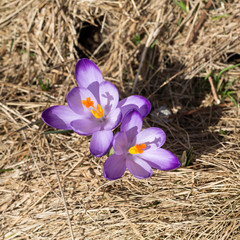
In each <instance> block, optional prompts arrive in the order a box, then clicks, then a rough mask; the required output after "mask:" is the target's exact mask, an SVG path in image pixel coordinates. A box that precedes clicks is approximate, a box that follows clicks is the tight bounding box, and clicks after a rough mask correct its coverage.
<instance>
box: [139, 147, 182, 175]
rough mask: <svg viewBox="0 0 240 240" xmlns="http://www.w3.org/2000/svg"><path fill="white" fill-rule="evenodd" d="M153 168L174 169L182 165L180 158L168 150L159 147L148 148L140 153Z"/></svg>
mask: <svg viewBox="0 0 240 240" xmlns="http://www.w3.org/2000/svg"><path fill="white" fill-rule="evenodd" d="M138 156H139V157H140V158H142V159H144V160H145V161H147V162H148V163H149V165H150V166H151V167H153V168H157V169H160V170H163V171H169V170H173V169H175V168H178V167H180V166H181V163H180V162H179V160H178V158H177V157H176V156H175V155H174V154H173V153H171V152H170V151H168V150H165V149H162V148H159V149H156V150H146V151H144V152H143V153H142V154H139V155H138Z"/></svg>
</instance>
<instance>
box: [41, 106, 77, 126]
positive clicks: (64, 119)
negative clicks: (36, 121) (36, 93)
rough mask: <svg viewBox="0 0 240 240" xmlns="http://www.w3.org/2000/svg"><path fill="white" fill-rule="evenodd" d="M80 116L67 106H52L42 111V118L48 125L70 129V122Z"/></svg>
mask: <svg viewBox="0 0 240 240" xmlns="http://www.w3.org/2000/svg"><path fill="white" fill-rule="evenodd" d="M79 118H81V116H79V115H78V114H76V113H75V112H73V111H72V110H71V109H70V108H69V107H68V106H53V107H50V108H48V109H46V110H45V111H44V112H43V113H42V120H43V121H44V122H45V123H46V124H47V125H49V126H51V127H54V128H58V129H64V130H70V129H72V128H71V125H70V123H71V122H72V121H73V120H76V119H79Z"/></svg>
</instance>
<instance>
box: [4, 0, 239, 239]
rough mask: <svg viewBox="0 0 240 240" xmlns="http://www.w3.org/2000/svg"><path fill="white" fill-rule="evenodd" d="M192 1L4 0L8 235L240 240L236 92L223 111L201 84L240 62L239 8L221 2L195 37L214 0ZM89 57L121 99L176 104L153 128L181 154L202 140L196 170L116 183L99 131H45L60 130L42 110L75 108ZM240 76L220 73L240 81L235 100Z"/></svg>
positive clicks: (227, 79)
mask: <svg viewBox="0 0 240 240" xmlns="http://www.w3.org/2000/svg"><path fill="white" fill-rule="evenodd" d="M219 2H222V3H223V5H220V4H219ZM187 5H188V8H189V11H188V12H187V13H186V12H183V11H182V10H181V9H180V8H179V7H177V6H176V4H175V3H174V1H170V0H161V1H154V0H149V1H144V0H138V1H137V0H131V1H128V0H121V1H110V0H109V1H108V0H98V1H91V0H85V1H84V0H82V1H76V0H68V1H61V0H56V1H47V0H44V1H40V0H29V1H28V0H11V1H9V0H2V1H1V3H0V12H1V14H0V15H1V19H0V31H1V32H0V36H1V37H0V38H1V41H0V59H1V67H0V69H1V71H0V76H1V79H0V83H1V85H0V93H1V95H0V96H1V97H0V98H1V100H0V101H1V103H0V116H1V117H0V135H1V145H0V150H1V153H0V157H1V159H0V169H1V170H2V169H5V170H6V169H9V171H2V172H1V173H0V223H1V225H0V229H1V231H0V233H1V235H0V237H1V238H2V239H18V240H20V239H88V240H90V239H114V240H117V239H119V240H120V239H121V240H122V239H129V240H130V239H133V240H136V239H221V240H224V239H226V240H228V239H235V240H237V239H240V174H239V171H240V170H239V169H240V161H239V158H240V124H239V111H238V109H237V108H236V107H235V106H234V105H233V104H232V102H231V101H230V99H228V98H226V99H225V100H224V101H223V102H222V104H220V105H218V106H215V105H214V100H213V97H212V93H211V89H210V88H209V87H208V88H204V86H205V85H206V84H207V83H206V81H205V82H204V80H203V77H205V76H206V74H207V72H209V71H215V72H219V71H221V70H222V69H224V68H226V67H228V66H231V65H234V64H236V63H238V62H240V40H239V36H240V29H239V22H240V3H239V1H238V0H232V1H227V0H221V1H212V4H211V8H210V9H209V10H207V11H206V19H205V21H203V22H202V24H201V26H200V27H199V29H197V31H196V34H194V38H193V39H192V36H193V35H192V34H193V31H194V29H195V30H196V26H197V24H200V23H201V22H199V21H200V19H201V16H203V15H202V14H203V13H204V3H203V1H202V0H188V1H187ZM219 16H220V17H219ZM181 17H182V18H183V21H182V22H181V23H180V27H178V24H177V22H178V20H179V19H180V18H181ZM216 17H217V19H213V18H216ZM134 38H135V42H134V41H133V39H134ZM191 39H192V40H191ZM186 44H187V45H189V46H186ZM82 57H88V58H90V59H91V60H93V61H94V62H96V63H97V64H98V66H99V67H100V69H101V71H102V73H103V75H104V78H105V79H106V80H109V81H111V82H113V83H114V84H115V85H116V86H117V87H118V88H119V90H120V93H121V98H123V97H125V96H128V95H130V94H131V93H132V92H133V93H135V94H141V95H143V96H145V97H148V98H149V100H150V101H151V103H152V107H153V110H154V109H156V108H158V107H160V106H162V105H164V106H167V107H169V108H170V109H171V110H172V111H173V113H174V115H172V117H171V118H170V119H169V121H167V122H166V121H162V120H161V119H159V120H156V119H155V120H153V119H151V118H150V117H148V118H147V119H146V121H145V126H146V127H147V126H158V127H161V128H163V129H164V130H165V131H166V132H167V136H168V139H167V143H166V144H165V148H167V149H170V150H172V151H173V152H174V153H175V154H177V155H178V156H179V157H180V156H181V155H182V153H183V151H185V150H187V149H189V148H190V147H191V146H193V147H194V157H193V163H192V165H191V166H188V167H182V168H180V169H178V170H175V171H171V172H160V171H157V170H154V174H153V176H152V178H150V179H147V180H139V179H135V178H134V177H133V176H131V175H130V174H129V173H125V175H124V177H123V178H122V179H120V180H117V181H107V180H105V179H104V177H103V175H102V165H103V163H104V160H105V159H106V157H103V158H94V157H93V156H91V155H90V153H89V149H88V147H89V138H87V137H81V136H78V135H77V134H74V133H70V134H66V135H62V134H49V135H44V134H43V132H46V131H50V130H52V129H51V128H50V127H48V126H46V125H45V124H43V122H42V121H41V120H40V115H41V112H42V111H43V110H44V109H46V108H47V107H49V106H52V105H57V104H65V99H66V94H67V93H68V91H69V90H70V89H71V88H72V87H73V86H75V85H76V83H75V79H74V66H75V63H76V61H77V59H79V58H82ZM239 76H240V67H236V68H235V69H232V70H229V71H228V72H226V74H224V75H223V79H222V80H223V83H222V84H224V82H230V81H231V80H232V79H234V78H235V77H236V78H237V80H236V81H235V82H234V84H233V85H232V86H231V89H232V90H233V91H235V93H236V94H237V96H235V97H236V99H237V101H238V99H239V98H240V95H239V92H240V91H239V90H240V84H239V80H240V79H239ZM47 80H48V81H49V86H50V88H49V89H48V91H43V89H42V87H41V84H40V82H39V81H42V82H43V83H44V84H46V83H47Z"/></svg>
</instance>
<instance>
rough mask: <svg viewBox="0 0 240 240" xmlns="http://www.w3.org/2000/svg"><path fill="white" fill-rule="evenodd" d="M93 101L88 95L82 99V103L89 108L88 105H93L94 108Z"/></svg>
mask: <svg viewBox="0 0 240 240" xmlns="http://www.w3.org/2000/svg"><path fill="white" fill-rule="evenodd" d="M93 103H94V102H93V101H91V98H90V97H87V99H86V100H82V104H83V105H84V106H85V107H87V108H90V107H93V108H94V106H93Z"/></svg>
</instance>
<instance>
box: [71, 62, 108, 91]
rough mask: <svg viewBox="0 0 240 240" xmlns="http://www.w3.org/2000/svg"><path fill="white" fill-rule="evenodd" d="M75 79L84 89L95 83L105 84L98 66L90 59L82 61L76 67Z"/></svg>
mask: <svg viewBox="0 0 240 240" xmlns="http://www.w3.org/2000/svg"><path fill="white" fill-rule="evenodd" d="M75 78H76V80H77V84H78V86H79V87H82V88H89V86H90V85H91V84H92V83H94V82H99V83H101V82H103V81H104V80H103V77H102V74H101V71H100V70H99V68H98V66H97V65H96V64H95V63H93V62H92V61H90V60H89V59H86V58H83V59H80V60H79V61H78V62H77V64H76V66H75Z"/></svg>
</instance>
